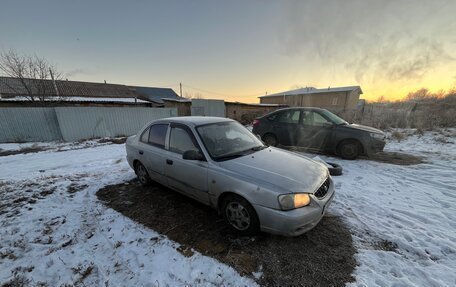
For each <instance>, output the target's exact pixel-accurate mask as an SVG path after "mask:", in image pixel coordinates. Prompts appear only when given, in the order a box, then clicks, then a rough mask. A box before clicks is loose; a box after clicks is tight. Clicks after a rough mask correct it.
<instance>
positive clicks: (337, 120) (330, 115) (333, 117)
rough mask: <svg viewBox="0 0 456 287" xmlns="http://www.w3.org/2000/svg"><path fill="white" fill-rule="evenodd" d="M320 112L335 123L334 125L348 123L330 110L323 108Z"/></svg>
mask: <svg viewBox="0 0 456 287" xmlns="http://www.w3.org/2000/svg"><path fill="white" fill-rule="evenodd" d="M321 113H322V114H323V115H325V116H326V117H327V118H329V120H330V121H332V122H333V123H335V124H336V125H348V123H347V121H345V120H344V119H341V118H339V117H338V116H336V115H335V114H333V113H331V112H330V111H327V110H323V111H322V112H321Z"/></svg>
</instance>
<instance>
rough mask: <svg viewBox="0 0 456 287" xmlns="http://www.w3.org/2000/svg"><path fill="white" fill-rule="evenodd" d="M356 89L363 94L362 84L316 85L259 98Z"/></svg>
mask: <svg viewBox="0 0 456 287" xmlns="http://www.w3.org/2000/svg"><path fill="white" fill-rule="evenodd" d="M356 89H359V91H360V93H361V94H362V93H363V91H362V90H361V87H360V86H347V87H335V88H330V87H328V88H321V89H317V88H314V87H306V88H301V89H296V90H290V91H285V92H280V93H275V94H272V95H266V96H261V97H259V98H268V97H276V96H292V95H310V94H319V93H335V92H350V91H353V90H356Z"/></svg>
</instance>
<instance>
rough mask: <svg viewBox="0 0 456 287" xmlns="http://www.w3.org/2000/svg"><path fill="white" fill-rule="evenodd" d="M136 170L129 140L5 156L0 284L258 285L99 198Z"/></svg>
mask: <svg viewBox="0 0 456 287" xmlns="http://www.w3.org/2000/svg"><path fill="white" fill-rule="evenodd" d="M7 147H9V148H14V147H11V145H9V146H5V149H6V148H7ZM0 148H3V145H0ZM75 148H78V146H76V147H75ZM133 177H134V173H133V172H132V170H131V169H130V167H129V166H128V164H127V163H126V160H125V147H124V145H115V144H113V145H101V146H97V145H93V146H92V147H91V148H87V147H86V148H83V149H76V150H66V151H63V152H50V151H44V152H39V153H29V154H20V155H14V156H5V157H0V238H1V241H0V285H2V284H3V283H6V282H8V281H10V280H15V281H16V282H26V283H25V285H24V286H29V285H40V284H41V285H43V286H61V285H64V284H70V285H71V284H74V285H76V286H185V285H186V284H191V285H204V286H220V285H225V286H246V285H248V286H251V285H255V283H254V282H253V281H252V280H251V279H248V278H243V277H241V276H240V275H239V274H238V273H236V271H234V270H233V269H232V268H231V267H228V266H226V265H224V264H221V263H219V262H217V261H216V260H214V259H212V258H209V257H205V256H202V255H200V254H195V255H193V256H192V257H185V256H184V255H182V254H180V253H179V252H178V251H176V248H177V247H179V245H178V244H177V243H174V242H171V241H170V240H168V239H167V238H165V237H164V236H161V235H160V234H157V233H156V232H154V231H153V230H149V229H147V228H145V227H143V226H141V225H139V224H136V223H135V222H133V221H132V220H130V219H128V218H126V217H124V216H122V215H121V214H119V213H117V212H115V211H113V210H111V209H108V208H106V207H105V206H104V205H102V204H101V203H100V202H98V200H97V198H96V196H95V192H96V191H97V190H98V189H99V188H101V187H102V186H105V185H108V184H117V183H122V182H124V181H128V180H130V179H131V178H133ZM106 284H107V285H106ZM71 286H73V285H71Z"/></svg>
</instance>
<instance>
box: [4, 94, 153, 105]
mask: <svg viewBox="0 0 456 287" xmlns="http://www.w3.org/2000/svg"><path fill="white" fill-rule="evenodd" d="M0 101H2V102H27V101H29V100H28V99H27V97H22V96H19V97H13V98H2V97H0ZM44 101H46V102H54V101H55V102H80V103H95V102H96V103H137V104H147V103H149V104H150V102H149V101H144V100H141V99H137V98H128V97H127V98H121V97H111V98H102V97H67V96H63V97H55V96H49V97H46V98H44Z"/></svg>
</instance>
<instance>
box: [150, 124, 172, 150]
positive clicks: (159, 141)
mask: <svg viewBox="0 0 456 287" xmlns="http://www.w3.org/2000/svg"><path fill="white" fill-rule="evenodd" d="M167 131H168V125H167V124H158V125H153V126H151V127H150V132H149V144H151V145H154V146H157V147H161V148H165V139H166V132H167Z"/></svg>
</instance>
